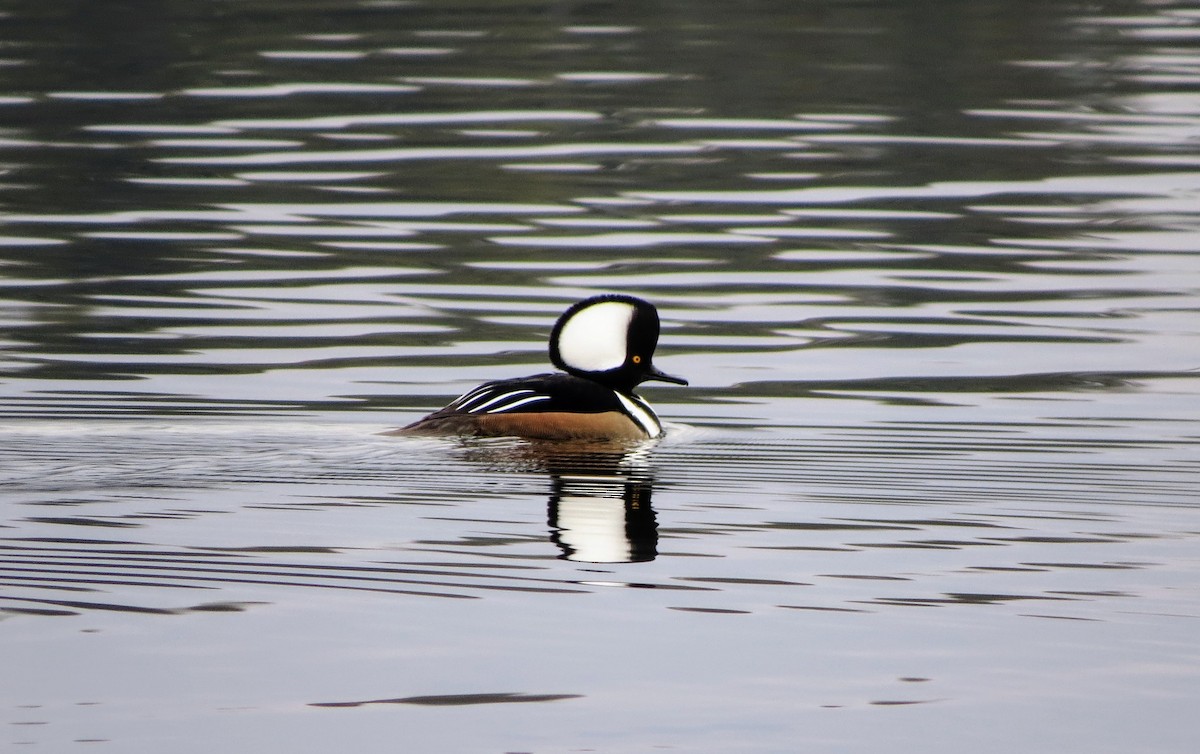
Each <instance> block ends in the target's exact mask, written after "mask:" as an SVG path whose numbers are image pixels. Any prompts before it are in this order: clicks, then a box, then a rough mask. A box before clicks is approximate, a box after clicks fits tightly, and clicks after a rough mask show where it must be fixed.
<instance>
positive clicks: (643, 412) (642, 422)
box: [613, 390, 663, 437]
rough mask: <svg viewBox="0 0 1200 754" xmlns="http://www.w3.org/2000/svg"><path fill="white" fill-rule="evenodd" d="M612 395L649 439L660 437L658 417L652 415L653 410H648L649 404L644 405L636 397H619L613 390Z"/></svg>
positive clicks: (660, 425)
mask: <svg viewBox="0 0 1200 754" xmlns="http://www.w3.org/2000/svg"><path fill="white" fill-rule="evenodd" d="M613 395H615V396H617V400H619V401H621V405H622V406H624V407H625V410H626V411H627V412H629V415H630V417H632V418H633V421H634V422H635V423H637V424H638V425H639V426H641V428H642V429H643V430H645V432H646V434H647V435H649V436H650V437H661V436H662V433H663V430H662V424H659V422H658V417H657V416H655V415H654V410H653V409H651V408H650V404H649V403H646V402H645V401H644V400H642V399H641V398H638V397H637V396H636V395H635V396H628V395H621V394H620V393H618V392H617V391H615V390H614V391H613Z"/></svg>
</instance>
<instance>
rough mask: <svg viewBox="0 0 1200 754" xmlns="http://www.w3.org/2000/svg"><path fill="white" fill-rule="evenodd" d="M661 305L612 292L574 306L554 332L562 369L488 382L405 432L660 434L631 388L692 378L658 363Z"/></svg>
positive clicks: (605, 437) (553, 355)
mask: <svg viewBox="0 0 1200 754" xmlns="http://www.w3.org/2000/svg"><path fill="white" fill-rule="evenodd" d="M658 335H659V318H658V310H657V309H656V308H655V307H654V305H653V304H651V303H650V302H648V301H644V300H643V299H640V298H637V297H635V296H629V295H624V294H616V293H608V294H602V295H598V296H592V297H590V298H587V299H584V300H583V301H579V302H577V303H575V304H573V305H572V306H570V307H569V308H568V309H567V310H566V311H565V312H563V314H562V316H560V317H559V318H558V320H557V321H556V322H555V323H554V328H553V329H552V330H551V332H550V344H549V345H550V362H551V363H552V364H553V365H554V366H555V367H557V368H558V369H559V370H561V371H559V372H552V373H546V374H535V375H532V376H529V377H518V378H516V379H507V380H495V381H492V382H485V383H484V384H482V385H480V386H479V387H477V388H475V389H473V390H469V391H467V392H466V393H463V394H462V395H460V396H459V397H458V398H455V399H454V400H453V401H451V402H450V403H449V404H448V405H447V406H446V407H445V408H442V409H439V410H438V411H435V412H434V413H432V414H429V415H428V416H426V417H424V418H422V419H419V420H417V421H415V422H413V423H412V424H409V425H408V426H406V427H403V428H401V429H399V430H396V431H395V433H396V434H403V435H460V436H476V437H509V436H511V437H522V438H527V439H533V440H599V441H640V440H647V439H656V438H660V437H662V436H663V426H662V422H661V421H660V420H659V418H658V415H657V414H656V413H654V409H653V408H651V407H650V404H649V403H647V402H646V400H645V399H644V398H642V397H641V396H640V395H638V394H637V393H635V392H634V389H635V388H637V386H638V385H640V384H642V383H643V382H648V381H651V380H657V381H660V382H668V383H672V384H675V385H687V384H688V382H687V380H685V379H683V378H682V377H675V376H673V375H670V374H667V373H665V372H663V371H660V370H659V369H658V368H657V367H656V366H655V365H654V361H653V358H654V350H655V348H656V347H657V346H658Z"/></svg>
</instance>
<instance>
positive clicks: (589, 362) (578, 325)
mask: <svg viewBox="0 0 1200 754" xmlns="http://www.w3.org/2000/svg"><path fill="white" fill-rule="evenodd" d="M634 311H635V310H634V308H633V306H632V305H630V304H627V303H625V302H624V301H603V302H601V303H599V304H593V305H592V306H588V307H585V308H583V309H580V310H579V311H578V312H576V313H575V314H574V315H573V316H572V317H571V318H570V319H568V320H567V321H566V324H564V325H563V327H562V330H560V331H559V333H558V355H559V356H560V357H561V358H562V361H563V363H564V364H566V365H567V366H569V367H571V368H572V369H578V370H580V371H582V372H606V371H608V370H609V369H616V368H617V367H619V366H621V365H622V364H624V363H625V355H626V351H627V350H628V347H629V344H628V341H629V323H630V322H631V321H633V314H634Z"/></svg>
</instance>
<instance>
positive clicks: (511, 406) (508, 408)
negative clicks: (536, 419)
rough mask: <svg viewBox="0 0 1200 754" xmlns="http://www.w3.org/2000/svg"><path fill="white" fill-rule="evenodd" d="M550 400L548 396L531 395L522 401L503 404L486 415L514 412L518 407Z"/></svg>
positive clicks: (488, 411) (491, 409)
mask: <svg viewBox="0 0 1200 754" xmlns="http://www.w3.org/2000/svg"><path fill="white" fill-rule="evenodd" d="M548 400H550V396H548V395H531V396H529V397H527V398H521V399H520V400H516V401H513V402H512V403H502V404H500V405H499V406H496V407H495V408H489V409H488V410H487V412H486V413H489V414H496V413H501V412H504V411H512V410H513V409H514V408H516V407H518V406H524V405H525V404H526V403H534V402H536V401H548Z"/></svg>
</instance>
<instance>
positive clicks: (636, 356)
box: [550, 294, 688, 393]
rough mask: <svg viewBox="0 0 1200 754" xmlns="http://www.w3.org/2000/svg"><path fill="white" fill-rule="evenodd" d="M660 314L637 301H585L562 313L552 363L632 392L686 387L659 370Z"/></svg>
mask: <svg viewBox="0 0 1200 754" xmlns="http://www.w3.org/2000/svg"><path fill="white" fill-rule="evenodd" d="M658 328H659V326H658V310H657V309H655V308H654V306H653V304H650V303H649V302H646V301H643V300H642V299H640V298H635V297H633V296H622V295H618V294H607V295H603V296H593V297H592V298H589V299H584V300H583V301H580V302H579V303H577V304H575V305H573V306H572V307H571V308H570V309H567V310H566V311H565V312H563V315H562V316H561V317H559V318H558V322H556V323H554V330H553V331H551V333H550V361H552V362H554V365H555V366H556V367H558V368H559V369H561V370H563V371H564V372H567V373H568V374H573V375H575V376H577V377H585V378H587V379H589V380H593V381H595V382H599V383H600V384H602V385H607V386H608V387H611V388H612V389H614V390H616V391H618V392H622V393H631V392H633V389H634V388H635V387H637V386H638V385H639V384H641V383H643V382H646V381H647V380H659V381H661V382H673V383H675V384H676V385H686V384H688V383H687V380H685V379H683V378H681V377H673V376H671V375H669V374H666V373H664V372H660V371H659V370H658V369H657V368H656V367H655V366H654V361H653V359H654V348H655V346H657V345H658Z"/></svg>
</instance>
